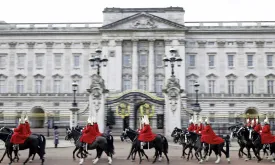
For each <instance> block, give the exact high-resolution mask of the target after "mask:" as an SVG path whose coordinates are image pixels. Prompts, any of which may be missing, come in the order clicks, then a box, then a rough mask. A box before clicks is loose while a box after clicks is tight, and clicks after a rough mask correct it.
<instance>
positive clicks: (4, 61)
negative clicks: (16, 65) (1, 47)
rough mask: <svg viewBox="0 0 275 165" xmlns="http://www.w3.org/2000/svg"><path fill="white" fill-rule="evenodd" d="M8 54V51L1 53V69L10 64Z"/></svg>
mask: <svg viewBox="0 0 275 165" xmlns="http://www.w3.org/2000/svg"><path fill="white" fill-rule="evenodd" d="M7 55H8V54H6V53H4V54H3V53H0V69H5V68H6V67H7V66H8V65H7V61H8V59H7V58H8V56H7Z"/></svg>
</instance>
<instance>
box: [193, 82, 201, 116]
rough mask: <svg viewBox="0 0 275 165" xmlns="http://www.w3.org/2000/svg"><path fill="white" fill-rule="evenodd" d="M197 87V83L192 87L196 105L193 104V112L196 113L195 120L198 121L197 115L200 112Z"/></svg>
mask: <svg viewBox="0 0 275 165" xmlns="http://www.w3.org/2000/svg"><path fill="white" fill-rule="evenodd" d="M199 86H200V84H199V83H198V82H195V84H194V87H195V92H196V103H195V104H193V111H194V112H195V113H196V117H197V120H199V114H200V112H201V110H202V109H201V107H200V104H199V94H198V92H199Z"/></svg>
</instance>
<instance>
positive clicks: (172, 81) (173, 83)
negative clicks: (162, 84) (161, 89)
mask: <svg viewBox="0 0 275 165" xmlns="http://www.w3.org/2000/svg"><path fill="white" fill-rule="evenodd" d="M172 87H176V88H179V89H180V84H179V79H177V78H176V77H175V76H171V77H170V78H169V79H168V81H167V84H166V89H169V88H172Z"/></svg>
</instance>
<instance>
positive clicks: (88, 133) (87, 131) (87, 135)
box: [80, 125, 96, 144]
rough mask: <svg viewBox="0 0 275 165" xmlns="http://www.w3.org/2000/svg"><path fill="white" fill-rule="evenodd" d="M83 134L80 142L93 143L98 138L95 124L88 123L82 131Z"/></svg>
mask: <svg viewBox="0 0 275 165" xmlns="http://www.w3.org/2000/svg"><path fill="white" fill-rule="evenodd" d="M82 133H83V134H82V136H81V137H80V142H83V143H88V144H92V143H93V142H94V141H95V139H96V132H95V129H94V128H93V126H91V125H88V126H86V127H85V128H84V130H83V131H82Z"/></svg>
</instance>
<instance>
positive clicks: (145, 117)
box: [144, 115, 150, 124]
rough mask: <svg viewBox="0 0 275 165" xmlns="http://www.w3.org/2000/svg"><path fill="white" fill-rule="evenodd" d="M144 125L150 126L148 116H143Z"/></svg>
mask: <svg viewBox="0 0 275 165" xmlns="http://www.w3.org/2000/svg"><path fill="white" fill-rule="evenodd" d="M144 124H150V122H149V119H148V116H147V115H144Z"/></svg>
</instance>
